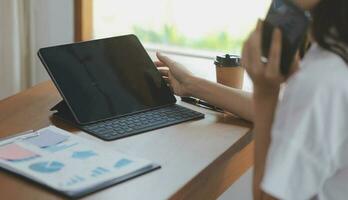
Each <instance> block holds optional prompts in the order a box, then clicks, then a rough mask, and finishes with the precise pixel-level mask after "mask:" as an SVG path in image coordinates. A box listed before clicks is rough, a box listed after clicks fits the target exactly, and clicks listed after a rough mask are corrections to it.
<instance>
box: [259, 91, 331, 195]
mask: <svg viewBox="0 0 348 200" xmlns="http://www.w3.org/2000/svg"><path fill="white" fill-rule="evenodd" d="M302 95H303V96H301V95H300V96H299V95H297V94H285V96H284V100H283V101H281V102H280V104H279V105H278V108H277V113H276V117H275V121H274V124H273V127H272V137H271V138H272V140H271V144H270V148H269V150H268V155H267V159H266V166H265V173H264V178H263V180H262V183H261V188H262V190H263V191H264V192H266V193H267V194H270V195H272V196H274V197H276V198H279V199H298V200H300V199H311V198H312V197H314V196H315V195H316V194H317V193H318V191H319V190H320V188H321V187H322V185H323V183H324V181H325V180H326V179H327V177H328V176H329V175H330V173H331V171H332V170H331V168H330V150H329V149H328V148H326V147H325V143H324V142H323V141H325V133H324V130H325V129H324V128H323V126H325V123H324V121H325V119H324V118H323V117H322V116H323V113H322V112H324V111H322V107H323V105H322V104H323V99H322V95H321V94H320V91H314V92H313V91H311V92H309V93H307V94H306V93H302ZM324 116H325V115H324Z"/></svg>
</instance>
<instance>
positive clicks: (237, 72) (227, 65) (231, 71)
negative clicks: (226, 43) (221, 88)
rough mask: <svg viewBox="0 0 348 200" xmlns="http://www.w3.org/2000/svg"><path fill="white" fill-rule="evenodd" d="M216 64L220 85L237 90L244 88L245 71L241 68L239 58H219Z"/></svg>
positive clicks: (227, 55) (227, 56) (231, 56)
mask: <svg viewBox="0 0 348 200" xmlns="http://www.w3.org/2000/svg"><path fill="white" fill-rule="evenodd" d="M214 64H215V66H216V80H217V82H218V83H220V84H223V85H226V86H228V87H233V88H237V89H242V88H243V80H244V69H243V68H242V67H241V66H240V57H239V56H235V55H229V54H226V55H224V56H217V57H216V59H215V62H214Z"/></svg>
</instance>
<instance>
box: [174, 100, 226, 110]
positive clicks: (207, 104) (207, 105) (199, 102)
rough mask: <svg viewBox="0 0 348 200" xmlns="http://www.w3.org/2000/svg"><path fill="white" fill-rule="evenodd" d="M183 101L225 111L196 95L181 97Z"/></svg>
mask: <svg viewBox="0 0 348 200" xmlns="http://www.w3.org/2000/svg"><path fill="white" fill-rule="evenodd" d="M181 101H183V102H186V103H189V104H192V105H195V106H199V107H202V108H207V109H210V110H213V111H217V112H224V111H223V110H222V109H221V108H218V107H216V106H213V105H211V104H209V103H208V102H206V101H203V100H200V99H197V98H194V97H181Z"/></svg>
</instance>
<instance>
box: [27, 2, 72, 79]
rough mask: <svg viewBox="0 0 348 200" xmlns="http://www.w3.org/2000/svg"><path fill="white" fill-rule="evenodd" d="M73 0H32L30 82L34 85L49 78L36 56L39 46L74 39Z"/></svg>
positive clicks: (57, 43)
mask: <svg viewBox="0 0 348 200" xmlns="http://www.w3.org/2000/svg"><path fill="white" fill-rule="evenodd" d="M73 2H74V1H73V0H32V4H31V8H32V11H33V14H32V20H31V21H32V22H33V23H32V24H31V25H32V26H33V27H31V29H32V32H33V34H32V36H31V38H32V41H34V43H33V47H32V48H33V52H32V55H31V56H32V57H35V59H34V60H33V62H34V63H33V67H32V71H31V76H32V79H31V84H32V85H35V84H37V83H39V82H42V81H43V80H47V79H49V77H48V75H47V73H46V71H45V69H44V67H43V66H42V65H41V62H40V61H39V59H38V58H37V55H36V52H37V51H38V49H39V48H42V47H47V46H52V45H59V44H64V43H71V42H73V40H74V4H73Z"/></svg>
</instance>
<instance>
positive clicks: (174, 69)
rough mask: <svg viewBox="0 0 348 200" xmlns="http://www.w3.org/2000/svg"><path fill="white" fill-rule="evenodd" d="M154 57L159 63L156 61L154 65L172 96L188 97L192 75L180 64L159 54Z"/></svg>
mask: <svg viewBox="0 0 348 200" xmlns="http://www.w3.org/2000/svg"><path fill="white" fill-rule="evenodd" d="M156 55H157V58H158V60H159V61H156V62H155V65H156V66H157V68H158V70H159V71H160V73H161V75H162V77H163V78H164V80H165V81H166V82H167V84H168V86H169V87H170V88H171V89H172V91H173V92H174V94H176V95H178V96H190V95H191V94H190V86H191V85H192V82H193V80H194V78H195V77H194V76H193V74H192V73H191V72H190V71H188V70H187V69H186V68H185V67H184V66H183V65H182V64H180V63H178V62H176V61H174V60H172V59H170V58H168V57H167V56H164V55H162V54H161V53H157V54H156Z"/></svg>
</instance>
